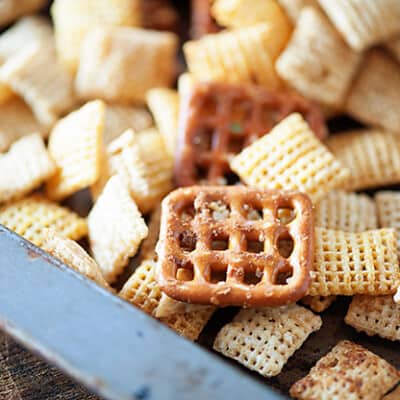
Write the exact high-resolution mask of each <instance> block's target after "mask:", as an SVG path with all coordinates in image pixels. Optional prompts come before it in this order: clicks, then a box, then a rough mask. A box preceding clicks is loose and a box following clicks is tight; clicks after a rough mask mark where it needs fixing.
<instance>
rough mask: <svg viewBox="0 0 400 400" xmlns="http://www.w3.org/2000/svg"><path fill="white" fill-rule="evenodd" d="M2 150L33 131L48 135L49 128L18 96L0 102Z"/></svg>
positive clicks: (0, 140) (0, 147) (0, 144)
mask: <svg viewBox="0 0 400 400" xmlns="http://www.w3.org/2000/svg"><path fill="white" fill-rule="evenodd" d="M0 115H1V118H0V151H5V150H7V149H8V148H9V147H10V145H11V144H12V143H13V142H15V141H16V140H18V139H19V138H21V137H23V136H25V135H28V134H30V133H33V132H39V133H41V135H42V136H46V134H47V132H48V129H47V128H46V127H44V126H43V125H42V124H41V123H40V122H38V121H37V120H36V118H35V116H34V115H33V114H32V111H31V109H30V108H29V107H28V106H27V105H26V104H25V103H24V102H23V101H22V100H20V99H19V98H18V97H14V98H13V99H12V100H10V101H8V102H6V103H5V104H0Z"/></svg>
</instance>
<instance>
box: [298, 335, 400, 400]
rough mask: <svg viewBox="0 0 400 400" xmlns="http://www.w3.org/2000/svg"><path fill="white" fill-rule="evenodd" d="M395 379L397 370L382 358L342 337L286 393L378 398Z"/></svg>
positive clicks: (334, 399)
mask: <svg viewBox="0 0 400 400" xmlns="http://www.w3.org/2000/svg"><path fill="white" fill-rule="evenodd" d="M399 380H400V375H399V372H398V371H397V370H396V369H395V368H394V367H393V366H392V365H390V364H389V363H387V362H386V361H385V360H384V359H382V358H380V357H378V356H377V355H376V354H374V353H372V352H370V351H368V350H367V349H365V348H364V347H362V346H360V345H358V344H355V343H353V342H350V341H348V340H343V341H341V342H339V343H338V344H337V345H336V346H335V347H334V348H333V349H332V350H331V351H330V352H329V353H328V354H327V355H326V356H324V357H322V358H321V359H320V360H319V361H318V362H317V364H316V365H315V366H314V367H313V368H311V371H310V372H309V374H308V375H307V376H306V377H304V378H303V379H301V380H299V381H298V382H296V383H295V384H294V385H293V386H292V387H291V388H290V395H291V396H293V397H294V398H295V399H299V400H315V399H329V400H342V399H346V400H379V399H381V397H382V396H383V395H384V394H385V393H386V392H387V391H388V390H390V389H391V388H392V387H393V386H394V385H396V383H397V382H398V381H399Z"/></svg>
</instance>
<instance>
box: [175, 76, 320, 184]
mask: <svg viewBox="0 0 400 400" xmlns="http://www.w3.org/2000/svg"><path fill="white" fill-rule="evenodd" d="M186 96H187V98H183V99H182V102H181V113H180V122H179V124H180V126H179V137H178V147H177V152H176V157H175V179H176V183H177V185H178V186H191V185H195V184H198V183H208V184H217V185H219V184H224V183H226V179H224V178H225V177H226V176H229V174H232V171H231V170H230V167H229V159H230V157H232V156H234V155H235V154H237V153H239V152H240V151H241V150H242V149H243V148H244V147H246V146H248V145H249V144H251V143H252V142H254V141H255V140H256V139H257V138H259V137H260V136H262V135H264V134H265V133H267V132H269V131H270V130H271V129H272V127H273V126H274V125H276V124H277V123H278V122H280V121H281V120H282V119H284V118H285V117H287V116H288V115H289V114H291V113H293V112H299V113H300V114H302V115H303V116H304V118H305V119H306V120H307V122H308V123H309V125H310V127H311V128H312V130H313V131H314V132H315V134H316V136H317V137H318V138H320V139H323V138H324V137H326V135H327V130H326V126H325V123H324V118H323V115H322V113H321V111H320V110H319V108H317V107H316V106H315V105H314V104H312V103H311V102H310V101H308V100H307V99H305V98H303V97H301V96H299V95H297V94H294V93H288V92H274V91H269V90H266V89H265V88H262V87H260V86H255V85H234V84H227V83H215V82H214V83H198V84H195V85H194V87H193V88H192V89H191V90H189V91H188V93H187V95H186ZM228 183H229V182H228Z"/></svg>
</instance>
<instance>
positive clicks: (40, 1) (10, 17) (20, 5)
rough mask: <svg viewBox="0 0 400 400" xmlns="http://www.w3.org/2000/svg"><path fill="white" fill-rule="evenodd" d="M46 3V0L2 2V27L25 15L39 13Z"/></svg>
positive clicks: (0, 17)
mask: <svg viewBox="0 0 400 400" xmlns="http://www.w3.org/2000/svg"><path fill="white" fill-rule="evenodd" d="M46 3H47V2H46V0H2V1H1V2H0V27H2V26H5V25H7V24H9V23H11V22H13V21H15V20H16V19H18V18H19V17H21V16H23V15H25V14H31V13H34V12H36V11H38V10H39V9H40V8H42V7H43V6H44V5H45V4H46Z"/></svg>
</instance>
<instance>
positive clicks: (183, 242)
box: [179, 231, 197, 252]
mask: <svg viewBox="0 0 400 400" xmlns="http://www.w3.org/2000/svg"><path fill="white" fill-rule="evenodd" d="M196 242H197V235H196V234H195V233H194V232H191V231H183V232H182V233H181V234H180V235H179V246H180V247H181V249H182V250H184V251H188V252H190V251H193V250H194V249H195V248H196Z"/></svg>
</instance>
